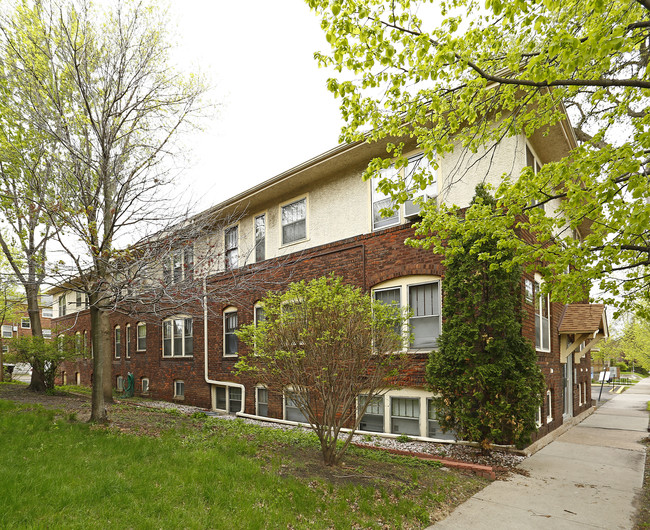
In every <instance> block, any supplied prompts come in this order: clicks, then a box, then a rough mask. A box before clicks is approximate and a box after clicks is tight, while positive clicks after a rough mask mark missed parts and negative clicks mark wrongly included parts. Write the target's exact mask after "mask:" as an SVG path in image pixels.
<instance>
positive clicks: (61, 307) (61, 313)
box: [59, 293, 67, 317]
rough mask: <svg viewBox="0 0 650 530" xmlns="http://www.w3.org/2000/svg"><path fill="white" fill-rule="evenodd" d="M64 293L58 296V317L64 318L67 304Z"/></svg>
mask: <svg viewBox="0 0 650 530" xmlns="http://www.w3.org/2000/svg"><path fill="white" fill-rule="evenodd" d="M65 298H66V296H65V293H63V294H61V295H59V316H60V317H64V316H65V315H66V312H67V303H66V299H65Z"/></svg>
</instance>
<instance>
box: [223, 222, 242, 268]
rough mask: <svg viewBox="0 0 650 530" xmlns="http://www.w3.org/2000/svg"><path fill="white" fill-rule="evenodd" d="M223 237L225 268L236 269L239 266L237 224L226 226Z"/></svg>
mask: <svg viewBox="0 0 650 530" xmlns="http://www.w3.org/2000/svg"><path fill="white" fill-rule="evenodd" d="M224 239H225V241H224V248H225V265H226V270H230V269H236V268H237V267H238V266H239V230H238V228H237V226H231V227H230V228H226V231H225V232H224Z"/></svg>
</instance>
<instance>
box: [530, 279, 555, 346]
mask: <svg viewBox="0 0 650 530" xmlns="http://www.w3.org/2000/svg"><path fill="white" fill-rule="evenodd" d="M533 289H534V296H535V349H537V350H541V351H551V319H550V301H549V296H548V294H543V293H542V290H541V288H540V284H539V283H538V282H534V284H533Z"/></svg>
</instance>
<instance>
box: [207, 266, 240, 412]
mask: <svg viewBox="0 0 650 530" xmlns="http://www.w3.org/2000/svg"><path fill="white" fill-rule="evenodd" d="M203 358H204V359H205V362H204V373H203V375H204V377H205V382H206V383H208V384H210V385H219V386H225V387H235V388H241V406H242V408H241V410H240V411H239V412H238V413H237V414H241V413H243V412H244V407H245V406H246V387H245V386H244V385H242V384H240V383H233V382H231V381H215V380H214V379H210V378H209V377H208V283H207V280H206V276H204V277H203ZM210 405H211V406H212V405H214V406H212V407H211V408H213V409H215V408H216V403H214V404H213V403H212V389H210Z"/></svg>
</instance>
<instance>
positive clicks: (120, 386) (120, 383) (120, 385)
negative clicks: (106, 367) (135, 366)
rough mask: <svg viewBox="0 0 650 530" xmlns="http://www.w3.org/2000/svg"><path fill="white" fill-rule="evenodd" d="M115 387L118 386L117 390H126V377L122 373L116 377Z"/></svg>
mask: <svg viewBox="0 0 650 530" xmlns="http://www.w3.org/2000/svg"><path fill="white" fill-rule="evenodd" d="M115 388H117V390H118V391H120V392H121V391H123V390H124V377H122V376H121V375H118V376H117V377H116V378H115Z"/></svg>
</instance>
